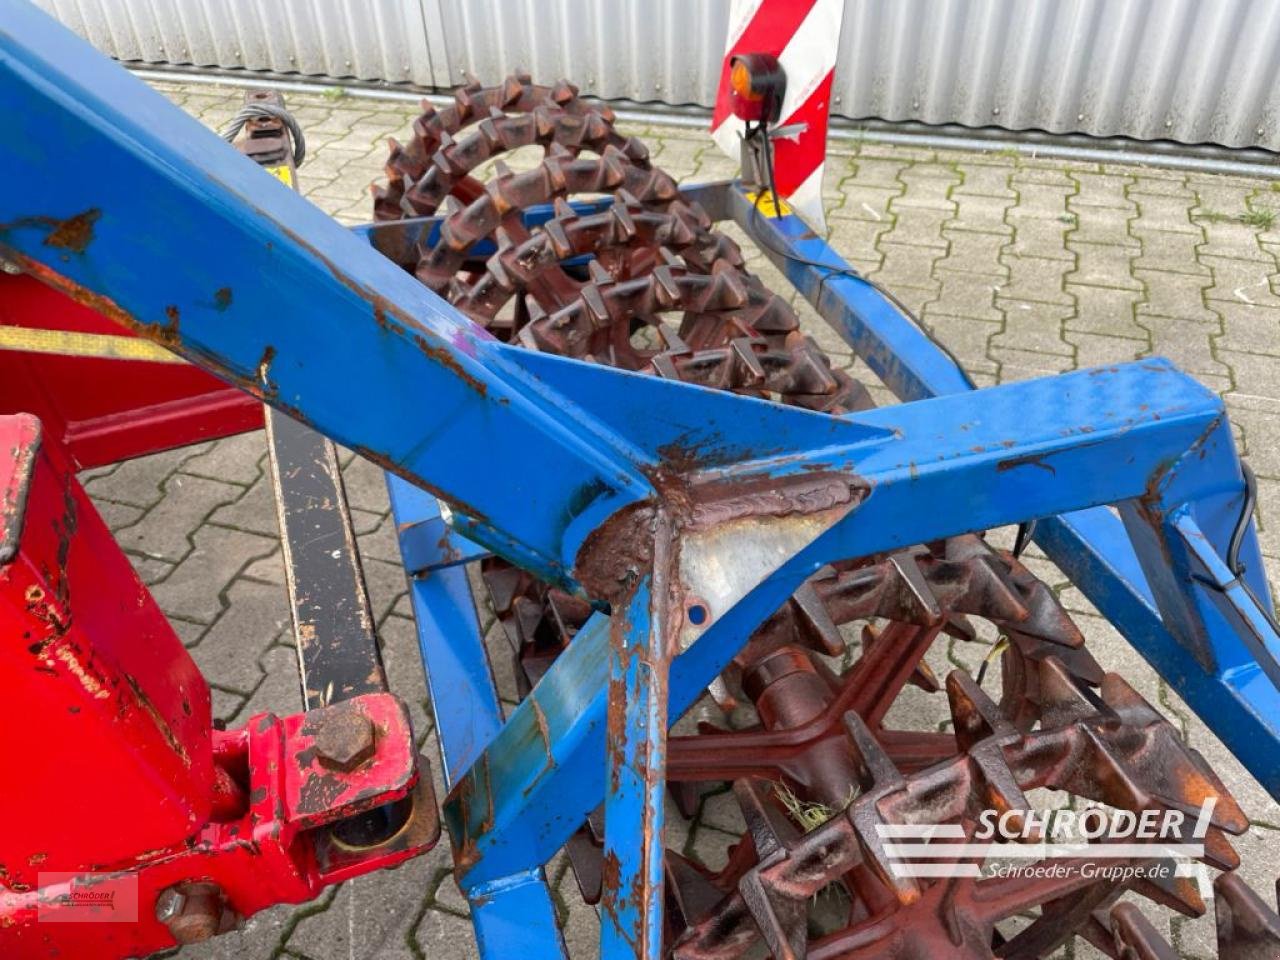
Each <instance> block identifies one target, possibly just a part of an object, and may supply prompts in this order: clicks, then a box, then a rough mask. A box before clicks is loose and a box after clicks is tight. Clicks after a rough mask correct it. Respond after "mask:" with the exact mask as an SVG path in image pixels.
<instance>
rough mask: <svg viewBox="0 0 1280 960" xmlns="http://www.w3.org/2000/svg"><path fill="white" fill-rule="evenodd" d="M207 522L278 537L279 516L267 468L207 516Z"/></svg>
mask: <svg viewBox="0 0 1280 960" xmlns="http://www.w3.org/2000/svg"><path fill="white" fill-rule="evenodd" d="M209 520H210V522H211V523H216V524H219V525H222V526H228V527H234V528H235V529H237V530H244V531H246V532H249V533H260V534H262V535H263V536H267V537H279V536H280V518H279V515H278V514H277V513H276V501H275V493H274V492H273V488H272V481H271V471H270V470H269V469H264V470H263V471H262V473H261V474H260V475H259V476H258V479H257V480H256V481H254V483H253V485H252V486H251V487H249V489H248V490H247V491H244V492H243V493H242V494H241V495H240V497H239V498H238V499H237V500H236V501H235V502H234V503H228V504H225V505H223V506H221V507H219V508H218V509H217V510H214V511H213V513H212V514H211V515H210V516H209Z"/></svg>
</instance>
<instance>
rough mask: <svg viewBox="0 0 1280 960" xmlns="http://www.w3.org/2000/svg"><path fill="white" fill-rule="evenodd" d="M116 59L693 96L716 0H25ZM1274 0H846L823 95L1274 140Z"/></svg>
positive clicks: (872, 106) (699, 97)
mask: <svg viewBox="0 0 1280 960" xmlns="http://www.w3.org/2000/svg"><path fill="white" fill-rule="evenodd" d="M39 2H40V3H41V4H42V5H43V6H44V7H45V8H46V9H49V10H51V11H53V12H55V14H56V15H57V16H59V17H60V18H61V19H62V20H63V21H64V22H66V23H68V24H69V25H71V26H72V27H73V28H74V29H76V30H77V31H78V32H80V33H81V34H83V35H85V36H86V37H88V38H89V39H90V40H91V41H92V42H94V43H95V44H96V45H97V46H99V47H100V48H101V49H103V50H105V51H106V52H108V53H110V54H111V55H112V56H115V57H118V58H120V59H122V60H142V61H146V62H149V63H162V62H169V63H190V64H196V65H199V66H220V67H246V68H249V69H256V70H273V71H277V72H281V73H295V72H296V73H302V74H306V75H313V76H323V77H329V78H334V79H341V78H344V77H356V78H359V79H362V80H385V81H389V82H394V83H401V82H405V81H409V82H412V83H415V84H419V85H423V86H436V87H442V86H447V85H449V84H451V83H456V82H458V81H459V80H460V79H461V77H462V76H463V74H464V72H468V71H469V72H471V73H473V74H475V75H476V76H478V77H481V78H485V79H492V78H496V77H500V76H502V75H504V74H506V73H509V72H510V71H512V70H514V69H516V68H517V67H523V68H525V69H527V70H529V71H531V72H532V73H533V74H534V76H536V77H538V78H539V79H554V78H558V77H568V78H570V79H571V80H573V81H574V82H575V83H577V84H578V85H579V86H580V87H581V88H582V89H583V91H584V92H585V93H589V94H593V95H596V96H601V97H606V98H609V99H628V100H635V101H639V102H657V103H663V104H669V105H680V104H696V105H700V106H704V107H705V106H709V105H710V104H711V103H712V101H713V99H714V94H715V84H716V80H717V77H718V73H719V69H718V68H719V60H720V56H721V51H722V50H723V47H724V36H725V30H726V25H727V20H728V8H729V0H172V2H169V3H165V2H161V0H39ZM1277 71H1280V0H846V13H845V24H844V30H843V32H842V36H841V54H840V66H839V69H838V70H837V77H836V86H835V94H834V103H833V112H834V113H835V114H837V115H839V116H843V117H846V118H849V119H855V120H859V119H868V118H879V119H883V120H891V121H902V120H919V121H923V122H925V123H931V124H942V123H959V124H964V125H967V126H1000V127H1007V128H1010V129H1014V130H1022V129H1041V130H1048V131H1051V132H1053V133H1072V132H1079V133H1089V134H1094V135H1098V136H1111V135H1117V134H1120V135H1125V136H1129V137H1136V138H1140V139H1173V140H1179V141H1183V142H1187V143H1200V142H1210V143H1218V144H1224V145H1227V146H1265V147H1268V148H1270V149H1280V124H1278V123H1277V120H1278V119H1280V89H1277V84H1276V81H1277Z"/></svg>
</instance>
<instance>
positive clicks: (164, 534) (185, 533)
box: [115, 473, 244, 563]
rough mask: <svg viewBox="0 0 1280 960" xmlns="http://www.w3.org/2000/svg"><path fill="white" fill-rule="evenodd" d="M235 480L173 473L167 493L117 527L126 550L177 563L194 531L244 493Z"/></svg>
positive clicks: (119, 539) (189, 542)
mask: <svg viewBox="0 0 1280 960" xmlns="http://www.w3.org/2000/svg"><path fill="white" fill-rule="evenodd" d="M243 492H244V491H243V489H242V488H240V487H237V486H236V485H235V484H230V483H223V482H221V481H220V480H209V479H206V478H204V477H191V476H187V475H185V474H181V473H175V474H172V475H171V476H170V477H169V478H168V479H167V480H165V482H164V497H163V498H162V499H161V500H160V502H159V503H156V504H155V505H154V506H152V507H151V508H150V509H149V510H148V511H147V513H146V515H145V516H143V517H142V518H141V519H139V520H138V521H137V522H136V523H133V524H130V525H129V526H127V527H121V528H120V529H118V530H116V531H115V535H116V540H117V541H118V542H119V544H120V546H121V547H123V548H124V549H125V550H129V551H132V552H135V553H140V554H143V555H144V556H148V557H157V558H159V559H161V560H168V561H170V562H171V563H177V562H178V561H180V560H181V559H182V558H183V557H185V556H186V555H187V554H188V553H189V552H190V551H191V549H192V542H191V531H192V530H194V529H195V528H196V527H197V526H199V524H200V523H201V522H202V521H203V520H204V518H205V517H207V516H209V514H210V513H212V512H213V511H214V510H215V509H216V508H217V507H218V506H220V505H221V504H224V503H230V502H231V501H232V500H234V499H235V498H236V497H238V496H240V495H241V494H242V493H243Z"/></svg>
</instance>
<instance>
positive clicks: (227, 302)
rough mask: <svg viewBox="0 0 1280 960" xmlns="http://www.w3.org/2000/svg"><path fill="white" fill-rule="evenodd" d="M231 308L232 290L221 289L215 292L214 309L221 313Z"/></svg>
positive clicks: (227, 288) (228, 288)
mask: <svg viewBox="0 0 1280 960" xmlns="http://www.w3.org/2000/svg"><path fill="white" fill-rule="evenodd" d="M229 306H231V288H230V287H219V288H218V289H217V290H215V291H214V292H213V308H214V309H215V310H217V311H219V312H222V311H223V310H226V309H227V307H229Z"/></svg>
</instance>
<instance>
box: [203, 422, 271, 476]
mask: <svg viewBox="0 0 1280 960" xmlns="http://www.w3.org/2000/svg"><path fill="white" fill-rule="evenodd" d="M266 454H267V436H266V433H265V432H264V431H262V430H254V431H251V432H250V433H242V434H240V435H239V436H235V437H226V438H224V439H222V440H219V441H218V442H217V443H215V444H213V446H212V447H211V448H210V449H209V450H208V451H206V452H205V453H201V454H197V455H196V456H194V457H188V458H187V459H186V460H184V461H183V462H182V472H183V473H189V474H192V475H194V476H199V477H209V478H212V479H214V480H221V481H223V482H225V483H239V484H243V485H244V486H249V485H250V484H251V483H253V482H254V481H255V480H256V479H258V474H259V473H260V472H261V471H262V469H264V468H265V460H264V458H265V457H266Z"/></svg>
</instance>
